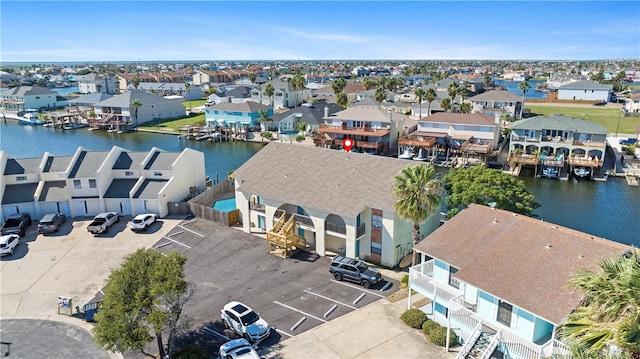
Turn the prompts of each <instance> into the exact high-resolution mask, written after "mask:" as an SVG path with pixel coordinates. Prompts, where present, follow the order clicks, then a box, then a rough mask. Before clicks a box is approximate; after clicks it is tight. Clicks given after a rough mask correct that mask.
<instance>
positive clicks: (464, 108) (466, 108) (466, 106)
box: [458, 102, 471, 113]
mask: <svg viewBox="0 0 640 359" xmlns="http://www.w3.org/2000/svg"><path fill="white" fill-rule="evenodd" d="M458 111H460V112H461V113H471V104H470V103H468V102H463V103H461V104H460V106H458Z"/></svg>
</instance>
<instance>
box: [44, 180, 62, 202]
mask: <svg viewBox="0 0 640 359" xmlns="http://www.w3.org/2000/svg"><path fill="white" fill-rule="evenodd" d="M68 196H69V195H68V194H67V181H46V182H45V183H44V186H43V187H42V192H40V198H38V201H41V202H62V201H68V200H69V197H68Z"/></svg>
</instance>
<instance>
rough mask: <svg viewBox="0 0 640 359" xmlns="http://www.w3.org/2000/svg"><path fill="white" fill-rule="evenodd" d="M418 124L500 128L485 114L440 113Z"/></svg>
mask: <svg viewBox="0 0 640 359" xmlns="http://www.w3.org/2000/svg"><path fill="white" fill-rule="evenodd" d="M418 122H438V123H450V124H468V125H481V126H494V127H495V126H498V124H497V123H496V121H495V120H494V119H493V117H492V116H489V115H485V114H483V113H459V112H438V113H434V114H433V115H431V116H427V117H423V118H422V119H421V120H420V121H418Z"/></svg>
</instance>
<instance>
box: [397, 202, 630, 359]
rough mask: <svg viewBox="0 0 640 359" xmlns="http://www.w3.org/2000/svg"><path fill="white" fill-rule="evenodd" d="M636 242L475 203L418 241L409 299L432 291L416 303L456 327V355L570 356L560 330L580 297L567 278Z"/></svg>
mask: <svg viewBox="0 0 640 359" xmlns="http://www.w3.org/2000/svg"><path fill="white" fill-rule="evenodd" d="M631 249H632V248H631V247H630V246H627V245H624V244H621V243H617V242H614V241H609V240H606V239H604V238H599V237H596V236H593V235H591V234H587V233H582V232H578V231H575V230H571V229H568V228H564V227H561V226H558V225H555V224H553V223H549V222H544V221H540V220H538V219H534V218H531V217H527V216H524V215H521V214H516V213H512V212H509V211H505V210H499V209H494V208H490V207H488V206H484V205H478V204H471V205H469V207H468V208H465V209H463V210H462V211H460V213H458V214H457V215H456V216H454V217H453V218H452V219H450V220H449V221H448V222H446V223H445V224H444V225H442V226H441V227H439V228H438V229H436V230H435V231H434V232H432V233H431V234H430V235H428V236H427V237H426V238H425V239H424V240H422V241H421V242H420V243H418V244H417V245H416V246H415V247H414V250H415V251H417V252H418V254H419V255H420V257H421V263H420V264H417V265H415V266H413V267H411V268H410V270H409V293H410V294H409V298H408V302H407V306H408V308H411V307H412V305H413V303H412V297H415V296H416V294H412V293H418V294H419V295H421V296H424V297H426V298H428V299H429V301H426V302H427V304H424V305H423V304H420V308H419V309H421V310H422V311H424V312H425V313H426V314H427V316H428V317H429V318H430V319H432V320H434V321H436V322H438V323H440V324H441V325H443V326H447V327H448V328H450V329H453V331H454V332H455V333H456V334H457V336H458V341H459V344H461V345H462V347H461V349H460V351H459V354H458V356H457V358H467V357H474V358H480V357H482V358H489V357H500V358H502V357H503V358H514V359H524V358H527V359H533V358H538V359H539V358H549V357H552V356H553V357H567V356H568V354H569V351H568V348H567V347H566V346H565V344H564V343H562V342H561V341H559V340H558V338H557V337H556V332H557V329H558V327H559V326H560V325H561V324H562V323H563V322H564V321H565V320H566V318H567V317H568V315H569V314H570V313H571V312H572V311H573V310H574V309H575V308H576V307H577V306H578V305H579V304H580V300H581V299H582V298H581V297H582V296H581V293H580V292H579V291H577V290H574V289H573V288H571V287H569V286H568V284H567V283H568V282H569V280H570V279H572V278H574V277H575V275H576V273H577V270H579V269H585V270H591V271H598V269H599V266H598V262H599V261H600V260H602V259H605V258H611V257H614V256H617V255H625V254H626V253H627V252H628V251H630V250H631ZM414 291H415V292H414ZM420 302H423V301H420ZM420 302H417V301H416V303H420Z"/></svg>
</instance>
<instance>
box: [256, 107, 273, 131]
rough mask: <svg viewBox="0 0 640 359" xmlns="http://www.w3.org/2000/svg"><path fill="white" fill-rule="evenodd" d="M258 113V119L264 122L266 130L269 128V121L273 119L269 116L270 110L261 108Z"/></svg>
mask: <svg viewBox="0 0 640 359" xmlns="http://www.w3.org/2000/svg"><path fill="white" fill-rule="evenodd" d="M258 114H259V115H260V118H258V121H259V122H260V123H263V124H264V130H265V131H267V130H269V129H268V128H267V122H269V121H271V117H269V111H267V110H260V111H258Z"/></svg>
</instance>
